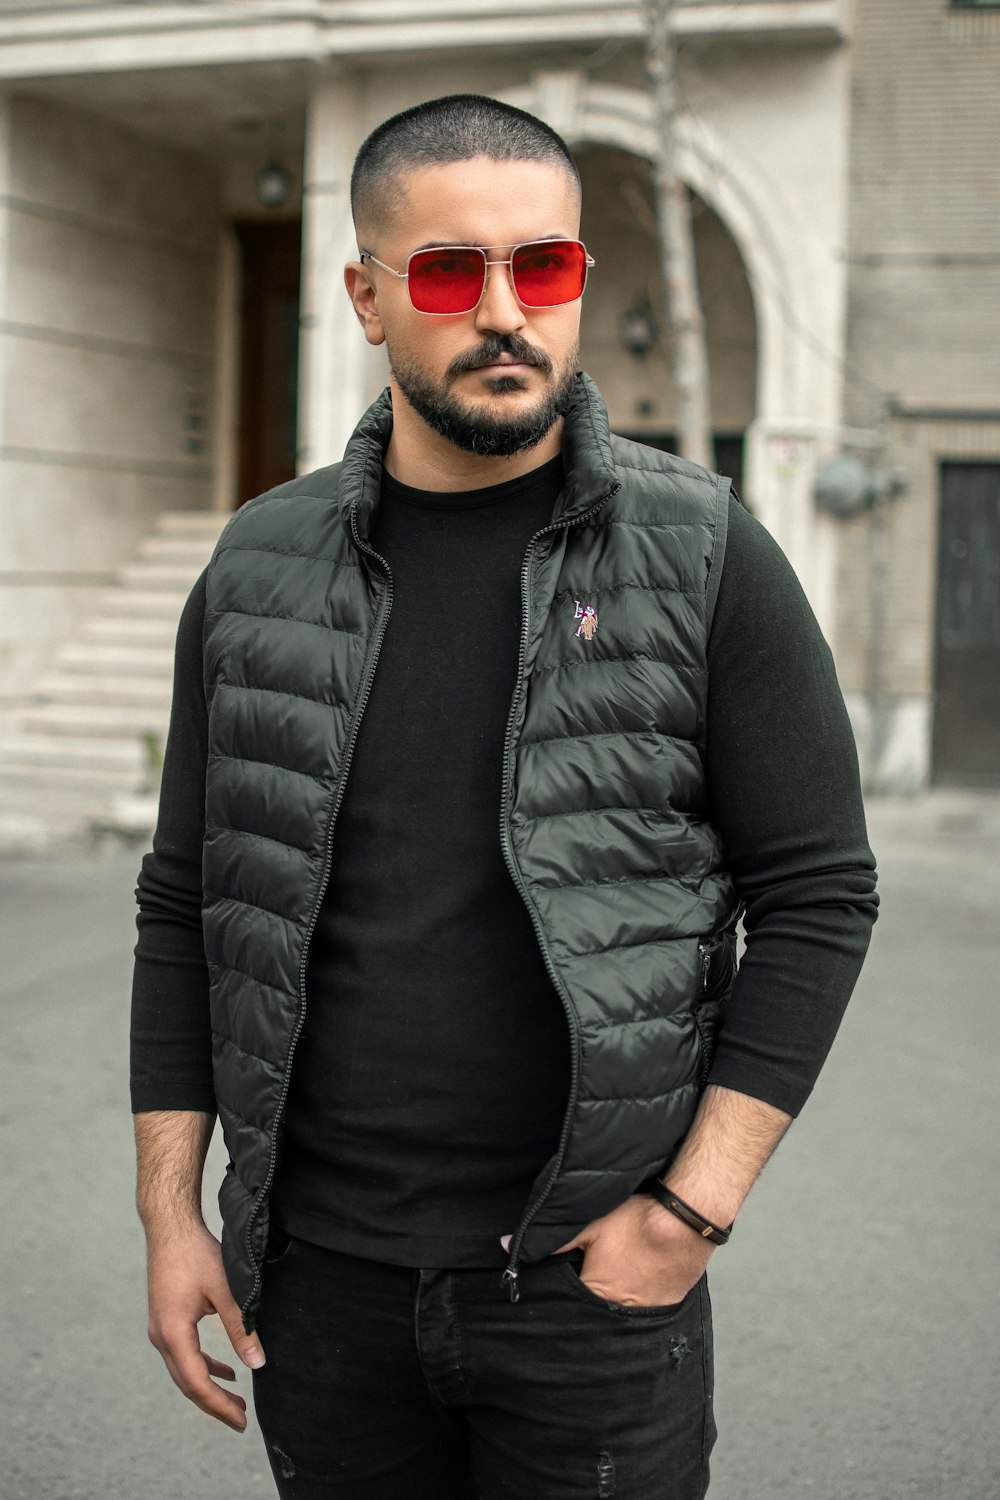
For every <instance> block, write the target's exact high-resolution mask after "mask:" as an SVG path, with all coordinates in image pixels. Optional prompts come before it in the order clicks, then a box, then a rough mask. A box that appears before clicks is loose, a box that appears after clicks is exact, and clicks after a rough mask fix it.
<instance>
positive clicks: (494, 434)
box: [389, 333, 579, 458]
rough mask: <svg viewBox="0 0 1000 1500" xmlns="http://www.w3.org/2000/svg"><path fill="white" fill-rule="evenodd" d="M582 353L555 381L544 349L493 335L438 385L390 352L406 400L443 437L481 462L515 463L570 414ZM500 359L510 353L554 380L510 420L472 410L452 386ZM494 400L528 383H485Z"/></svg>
mask: <svg viewBox="0 0 1000 1500" xmlns="http://www.w3.org/2000/svg"><path fill="white" fill-rule="evenodd" d="M578 353H579V349H578V348H576V349H574V350H573V351H572V354H571V356H570V357H569V359H567V361H566V364H565V366H564V368H563V369H562V371H561V372H560V373H559V374H558V375H557V376H556V377H555V379H554V380H553V379H552V376H553V368H554V367H553V364H552V361H551V360H550V359H549V357H548V355H547V354H545V353H544V352H543V351H542V350H541V349H536V348H534V347H533V346H532V345H531V344H529V343H527V342H526V340H524V339H522V338H520V337H519V335H518V334H516V333H511V334H490V335H488V336H487V337H486V338H485V339H483V341H482V343H481V344H479V345H477V347H476V348H475V349H469V350H467V351H466V352H465V353H464V354H460V355H458V356H457V358H456V359H453V360H452V362H451V364H450V365H449V366H448V368H447V370H446V371H445V376H444V380H443V381H441V382H440V383H439V382H436V381H435V380H433V379H432V378H431V376H429V375H428V374H427V372H426V371H425V370H424V369H422V368H421V366H420V365H419V364H418V363H417V362H416V360H403V359H399V360H397V359H394V358H393V355H392V350H391V349H390V350H389V366H390V369H391V370H392V373H393V375H394V376H395V377H396V384H397V385H398V386H399V388H400V390H401V391H402V393H403V395H404V396H405V397H406V399H407V401H408V402H409V403H410V405H411V406H412V407H413V409H414V411H415V412H416V413H417V415H418V416H419V417H422V418H423V420H424V421H425V422H426V423H427V425H428V427H430V428H431V429H432V430H433V431H434V432H436V433H437V434H438V435H439V436H440V437H443V438H445V439H446V440H447V441H448V442H449V443H453V444H454V445H455V447H456V448H461V449H462V451H463V452H465V453H475V454H477V455H478V456H479V457H481V458H512V457H513V456H514V455H515V454H517V453H526V452H527V451H528V449H530V448H534V447H535V446H536V445H537V444H538V443H540V442H541V441H542V438H544V437H545V436H546V434H547V433H549V432H551V430H552V428H553V427H554V426H555V424H556V422H558V421H559V419H560V418H561V417H564V416H565V415H566V413H567V412H568V411H569V407H570V402H571V401H572V398H573V387H574V385H575V383H576V364H577V356H578ZM501 354H510V355H512V356H513V358H514V359H517V360H519V361H520V362H521V363H523V364H526V365H534V366H535V367H536V368H537V369H540V370H541V371H542V373H543V374H544V375H547V376H548V377H549V384H548V385H547V386H546V388H545V390H544V391H543V392H542V393H541V395H540V396H539V397H538V400H537V401H536V402H535V404H534V405H533V406H532V407H531V408H530V409H529V410H527V411H524V410H522V411H518V412H515V413H513V414H511V415H509V416H508V415H504V414H502V413H501V412H492V411H483V410H480V409H477V407H475V406H473V405H467V404H466V403H465V402H463V401H462V400H461V398H460V397H458V396H456V395H455V394H454V392H453V391H452V390H451V389H450V387H451V385H452V382H453V381H454V380H455V379H456V378H457V377H458V376H459V375H463V374H465V373H466V371H468V370H477V369H480V368H482V367H483V366H484V365H490V364H495V363H496V361H497V360H498V359H499V357H500V355H501ZM486 387H487V389H488V390H489V391H490V392H491V393H492V394H493V395H495V396H502V395H505V394H506V393H508V392H510V391H523V390H524V388H525V382H524V380H523V379H522V378H521V377H520V376H518V375H501V376H497V377H496V379H491V380H488V381H486Z"/></svg>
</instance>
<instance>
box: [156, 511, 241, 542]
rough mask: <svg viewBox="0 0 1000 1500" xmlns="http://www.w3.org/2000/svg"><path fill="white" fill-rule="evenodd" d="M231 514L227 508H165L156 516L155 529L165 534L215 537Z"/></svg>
mask: <svg viewBox="0 0 1000 1500" xmlns="http://www.w3.org/2000/svg"><path fill="white" fill-rule="evenodd" d="M231 515H232V511H228V510H227V511H221V510H165V511H163V513H162V514H161V515H159V516H157V518H156V530H157V532H160V533H162V534H163V535H165V536H185V535H186V536H198V537H202V536H204V537H211V538H215V537H217V536H218V535H219V532H220V531H221V530H222V528H223V526H225V524H226V522H227V521H228V520H229V519H230V517H231Z"/></svg>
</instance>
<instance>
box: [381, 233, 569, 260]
mask: <svg viewBox="0 0 1000 1500" xmlns="http://www.w3.org/2000/svg"><path fill="white" fill-rule="evenodd" d="M574 238H575V236H574V235H572V234H564V233H563V232H562V231H561V230H559V231H557V232H556V233H555V234H536V235H533V236H532V238H531V239H530V240H511V241H510V243H509V244H506V245H483V244H480V242H479V240H428V241H427V244H426V245H418V246H417V248H416V249H415V250H411V251H410V255H419V254H420V252H421V250H513V249H514V246H515V245H535V244H538V243H539V241H541V240H571V239H574Z"/></svg>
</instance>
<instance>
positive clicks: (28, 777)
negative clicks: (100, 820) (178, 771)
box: [0, 758, 147, 811]
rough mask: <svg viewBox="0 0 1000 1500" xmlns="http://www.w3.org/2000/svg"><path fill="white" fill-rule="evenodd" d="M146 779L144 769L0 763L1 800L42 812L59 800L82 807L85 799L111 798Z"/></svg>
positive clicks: (51, 763)
mask: <svg viewBox="0 0 1000 1500" xmlns="http://www.w3.org/2000/svg"><path fill="white" fill-rule="evenodd" d="M146 779H147V777H146V774H145V772H144V771H143V769H142V768H141V767H140V768H138V769H137V768H135V767H133V766H126V767H123V766H121V765H106V764H100V765H87V764H85V763H84V762H83V761H74V762H72V763H70V762H65V763H64V762H59V761H56V762H52V761H35V760H28V759H25V760H24V761H23V762H22V761H14V760H12V761H8V760H7V759H6V758H4V759H3V760H2V761H0V800H2V801H3V802H4V803H5V804H6V805H7V806H25V807H27V808H28V809H29V810H30V809H31V808H35V809H38V810H40V811H48V809H49V807H50V805H51V804H52V803H54V802H57V801H58V802H60V803H63V804H65V805H66V806H67V807H74V806H76V807H79V806H80V804H81V802H82V801H83V799H86V798H91V797H110V796H113V795H114V794H115V793H116V792H119V791H121V790H122V788H123V787H127V788H131V786H132V785H138V784H139V783H140V782H141V781H145V780H146Z"/></svg>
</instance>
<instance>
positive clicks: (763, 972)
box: [705, 500, 878, 1115]
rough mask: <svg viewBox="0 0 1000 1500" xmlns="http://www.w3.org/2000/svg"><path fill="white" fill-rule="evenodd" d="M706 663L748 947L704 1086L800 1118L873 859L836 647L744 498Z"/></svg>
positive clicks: (867, 926) (711, 748)
mask: <svg viewBox="0 0 1000 1500" xmlns="http://www.w3.org/2000/svg"><path fill="white" fill-rule="evenodd" d="M708 664H709V688H708V710H707V726H706V752H705V753H706V769H707V775H708V784H709V791H710V795H711V799H712V805H713V810H714V818H715V822H716V825H717V827H718V829H719V831H720V833H721V836H722V840H723V844H724V847H725V855H726V861H727V866H728V868H729V870H730V871H731V873H732V875H733V878H734V880H735V882H736V886H737V889H738V892H739V895H740V897H741V898H742V900H743V902H744V918H743V921H744V927H745V931H746V938H747V944H746V952H745V954H744V956H743V960H742V963H741V965H740V969H739V973H738V976H737V979H736V983H735V987H734V989H733V992H732V996H731V998H730V1000H729V1002H728V1004H727V1006H726V1010H725V1014H724V1017H723V1021H722V1026H721V1029H720V1033H719V1039H718V1045H717V1049H716V1053H715V1057H714V1061H713V1066H712V1070H711V1073H710V1076H709V1082H710V1083H715V1084H720V1085H722V1086H724V1087H726V1088H730V1089H734V1090H736V1091H737V1092H739V1093H745V1094H749V1095H752V1096H753V1097H755V1098H759V1099H762V1100H764V1101H765V1102H766V1103H769V1104H772V1105H774V1106H775V1107H777V1108H778V1109H782V1110H785V1111H786V1112H787V1113H788V1114H790V1115H796V1114H798V1112H799V1110H800V1109H801V1107H802V1105H803V1104H804V1103H805V1101H806V1099H807V1098H808V1096H809V1093H810V1092H811V1090H812V1087H813V1085H814V1083H815V1081H816V1078H817V1076H818V1074H819V1071H820V1069H821V1067H822V1065H823V1062H824V1060H825V1058H826V1055H827V1053H828V1051H829V1049H830V1046H831V1044H832V1042H833V1039H834V1036H835V1035H836V1032H837V1028H838V1026H839V1025H840V1021H841V1018H842V1016H843V1013H844V1010H845V1007H846V1006H847V1002H848V1000H849V999H850V996H851V992H852V990H853V988H854V985H855V982H856V980H857V977H858V974H859V972H860V969H861V965H862V963H863V962H864V958H865V954H866V952H867V949H868V943H869V938H870V935H871V928H872V924H873V922H874V921H875V917H876V914H877V906H878V897H877V895H876V894H875V861H874V858H873V855H872V852H871V849H870V847H869V844H868V836H867V832H866V828H865V816H864V807H863V804H862V798H861V786H860V778H859V774H858V762H857V753H856V749H855V744H854V737H853V733H852V730H851V726H850V721H849V720H848V717H847V710H846V708H845V706H844V700H843V697H842V694H841V692H840V687H839V685H838V682H837V677H836V672H835V670H834V665H833V658H832V656H831V653H830V650H829V648H828V646H827V644H826V642H825V640H824V639H823V636H822V633H821V632H820V629H819V626H818V624H817V622H816V619H815V616H814V615H813V613H812V610H811V609H810V607H809V604H808V602H807V600H806V597H805V595H804V593H803V592H802V589H801V587H800V585H799V583H798V580H797V578H796V577H795V574H794V572H793V571H792V568H791V565H790V564H789V562H788V561H787V559H786V558H785V556H784V554H783V553H782V552H781V549H780V548H779V547H778V546H777V544H776V543H775V542H774V541H773V539H772V538H771V537H770V535H769V534H768V533H767V531H765V529H764V528H763V527H762V526H761V525H760V524H759V523H758V522H757V521H755V520H754V519H753V517H751V516H750V515H749V514H748V513H747V511H746V510H744V508H743V507H742V506H741V505H740V504H739V503H738V501H735V500H731V501H730V516H729V534H728V540H727V546H726V554H725V560H724V563H723V568H722V577H721V581H720V588H719V595H718V601H717V605H716V612H715V617H714V620H713V624H712V630H711V635H710V638H709V652H708Z"/></svg>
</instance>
